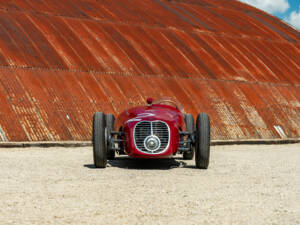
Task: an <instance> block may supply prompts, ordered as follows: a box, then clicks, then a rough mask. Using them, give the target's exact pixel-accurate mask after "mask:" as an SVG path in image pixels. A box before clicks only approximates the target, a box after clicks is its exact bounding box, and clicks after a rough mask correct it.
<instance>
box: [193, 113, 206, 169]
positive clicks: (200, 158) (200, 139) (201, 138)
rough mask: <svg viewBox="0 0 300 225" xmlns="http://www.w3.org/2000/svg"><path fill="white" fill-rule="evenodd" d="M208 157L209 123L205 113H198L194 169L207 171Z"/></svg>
mask: <svg viewBox="0 0 300 225" xmlns="http://www.w3.org/2000/svg"><path fill="white" fill-rule="evenodd" d="M209 156H210V122H209V116H208V115H207V114H206V113H200V114H199V115H198V117H197V121H196V157H195V161H196V167H197V168H200V169H207V168H208V165H209Z"/></svg>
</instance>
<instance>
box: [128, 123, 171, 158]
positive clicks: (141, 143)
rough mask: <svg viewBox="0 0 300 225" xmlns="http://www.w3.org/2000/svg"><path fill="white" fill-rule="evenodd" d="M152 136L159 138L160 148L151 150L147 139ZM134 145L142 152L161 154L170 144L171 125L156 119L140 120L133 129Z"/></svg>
mask: <svg viewBox="0 0 300 225" xmlns="http://www.w3.org/2000/svg"><path fill="white" fill-rule="evenodd" d="M150 137H154V138H158V139H159V141H160V145H159V148H158V149H155V150H153V151H151V150H150V149H148V148H147V147H146V144H145V143H146V140H147V139H148V138H150ZM133 139H134V145H135V147H136V148H137V150H139V151H140V152H143V153H147V154H161V153H163V152H165V151H166V150H167V149H168V147H169V145H170V127H169V125H168V124H167V123H165V122H163V121H160V120H156V121H140V122H138V123H137V124H136V125H135V126H134V130H133Z"/></svg>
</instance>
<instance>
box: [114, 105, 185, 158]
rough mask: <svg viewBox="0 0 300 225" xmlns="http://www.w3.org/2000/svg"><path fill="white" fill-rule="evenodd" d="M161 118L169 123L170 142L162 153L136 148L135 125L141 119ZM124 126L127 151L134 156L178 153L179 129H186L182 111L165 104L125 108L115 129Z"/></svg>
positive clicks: (143, 156)
mask: <svg viewBox="0 0 300 225" xmlns="http://www.w3.org/2000/svg"><path fill="white" fill-rule="evenodd" d="M144 120H146V121H156V120H160V121H163V122H165V123H167V124H168V125H169V128H170V144H169V147H168V149H167V150H166V151H164V152H163V153H161V154H156V155H152V154H147V153H143V152H140V151H139V150H138V149H136V147H135V144H134V138H133V130H134V126H135V125H136V124H137V123H138V122H140V121H144ZM121 127H122V128H123V132H124V134H125V137H124V139H125V145H124V146H125V152H126V154H127V155H129V156H130V157H133V158H168V157H171V156H173V155H175V154H176V152H177V149H178V146H179V130H180V129H185V126H184V119H183V115H182V113H181V111H180V110H179V109H177V108H176V107H173V106H170V105H163V104H153V105H150V106H140V107H134V108H130V109H128V110H125V111H124V112H123V113H121V114H120V115H119V117H118V118H117V120H116V126H115V129H120V128H121Z"/></svg>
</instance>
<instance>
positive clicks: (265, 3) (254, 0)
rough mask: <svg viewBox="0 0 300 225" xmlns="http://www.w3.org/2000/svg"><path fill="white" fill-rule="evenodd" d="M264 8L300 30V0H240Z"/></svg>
mask: <svg viewBox="0 0 300 225" xmlns="http://www.w3.org/2000/svg"><path fill="white" fill-rule="evenodd" d="M240 1H241V2H245V3H248V4H249V5H252V6H255V7H257V8H259V9H262V10H264V11H266V12H268V13H270V14H273V15H274V16H277V17H279V18H280V19H282V20H284V21H286V22H287V23H289V24H291V25H292V26H293V27H295V28H296V29H298V30H300V0H240Z"/></svg>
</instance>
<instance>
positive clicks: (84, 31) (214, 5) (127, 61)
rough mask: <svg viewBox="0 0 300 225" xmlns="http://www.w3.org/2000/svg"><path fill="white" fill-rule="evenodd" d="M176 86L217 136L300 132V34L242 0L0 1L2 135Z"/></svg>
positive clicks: (71, 135) (44, 130) (32, 136)
mask: <svg viewBox="0 0 300 225" xmlns="http://www.w3.org/2000/svg"><path fill="white" fill-rule="evenodd" d="M170 95H171V96H174V97H175V98H176V99H178V100H179V101H180V102H181V103H182V104H183V105H184V107H185V109H186V111H188V112H191V113H193V114H194V115H196V114H197V113H198V112H202V111H205V112H207V113H209V114H210V116H211V122H212V129H211V131H212V137H213V139H252V138H280V137H282V138H284V137H290V138H294V137H300V33H299V32H298V31H296V30H294V29H293V28H291V27H289V26H287V25H286V24H284V23H282V22H281V21H280V20H278V19H277V18H275V17H272V16H270V15H268V14H266V13H264V12H262V11H259V10H257V9H254V8H253V7H250V6H247V5H245V4H243V3H240V2H238V1H235V0H168V1H167V0H143V1H141V0H118V1H110V0H98V1H96V0H9V1H0V141H43V140H50V141H51V140H90V136H91V125H92V123H91V122H92V115H93V113H94V112H96V111H104V112H113V113H115V114H117V113H120V112H121V111H122V110H123V109H124V108H126V107H127V106H132V105H136V104H143V103H144V102H145V98H146V97H148V96H153V97H154V98H158V97H162V96H170Z"/></svg>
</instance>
